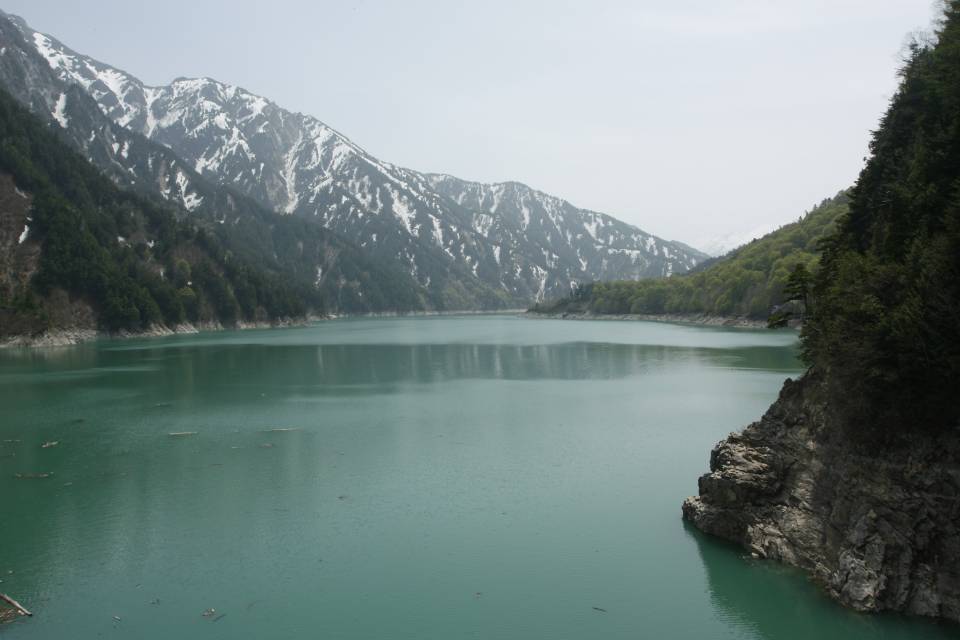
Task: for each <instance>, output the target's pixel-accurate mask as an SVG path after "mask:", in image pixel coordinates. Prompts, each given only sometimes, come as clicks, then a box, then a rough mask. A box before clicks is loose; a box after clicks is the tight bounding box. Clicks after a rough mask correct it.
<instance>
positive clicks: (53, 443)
mask: <svg viewBox="0 0 960 640" xmlns="http://www.w3.org/2000/svg"><path fill="white" fill-rule="evenodd" d="M58 444H60V441H59V440H51V441H50V442H44V443H43V444H42V445H40V448H41V449H49V448H50V447H55V446H57V445H58Z"/></svg>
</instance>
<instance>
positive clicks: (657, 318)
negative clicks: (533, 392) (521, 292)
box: [525, 311, 799, 329]
mask: <svg viewBox="0 0 960 640" xmlns="http://www.w3.org/2000/svg"><path fill="white" fill-rule="evenodd" d="M525 315H526V316H529V317H535V318H542V319H545V320H634V321H636V320H639V321H643V322H666V323H670V324H687V325H696V326H705V327H727V328H733V329H766V328H767V323H766V321H765V320H756V319H754V318H745V317H743V316H716V315H711V314H707V313H662V314H650V313H618V314H597V313H590V312H582V313H573V312H569V311H568V312H561V313H542V312H538V311H527V312H526V314H525ZM798 326H799V325H797V324H791V325H790V328H791V329H797V328H798Z"/></svg>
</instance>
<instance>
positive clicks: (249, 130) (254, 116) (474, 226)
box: [14, 18, 706, 304]
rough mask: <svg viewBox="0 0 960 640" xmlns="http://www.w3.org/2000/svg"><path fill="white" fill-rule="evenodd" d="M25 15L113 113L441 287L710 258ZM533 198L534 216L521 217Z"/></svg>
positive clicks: (637, 269)
mask: <svg viewBox="0 0 960 640" xmlns="http://www.w3.org/2000/svg"><path fill="white" fill-rule="evenodd" d="M14 23H15V24H16V25H17V27H18V29H20V31H21V32H22V33H23V34H24V36H25V38H26V39H27V41H28V43H29V44H31V45H32V46H33V47H34V48H35V49H36V50H37V52H38V53H39V54H40V55H42V56H43V57H44V59H45V60H47V62H48V64H49V65H50V66H51V69H53V70H54V71H55V72H56V73H57V74H58V75H59V76H60V77H61V79H62V80H64V81H67V82H70V83H72V84H77V85H79V86H80V87H81V88H82V89H83V90H84V91H85V92H86V93H88V94H89V95H90V96H91V97H92V98H94V100H96V101H97V103H98V105H99V106H100V109H101V110H102V111H103V112H104V114H105V115H107V116H108V117H109V118H110V119H111V120H113V121H114V122H115V123H117V124H119V125H121V126H124V127H127V128H129V129H130V130H132V131H134V132H137V133H140V134H141V135H144V136H145V137H147V138H148V139H150V140H154V141H156V142H159V143H160V144H162V145H164V146H167V147H168V148H170V149H172V150H173V151H175V152H176V153H177V154H178V155H179V156H181V157H182V158H183V159H184V160H185V162H186V163H187V164H188V165H191V166H192V168H193V169H194V170H195V171H196V172H197V173H198V174H200V175H201V176H203V177H206V178H208V179H210V180H211V181H213V182H215V183H217V184H220V185H222V186H230V187H231V188H233V189H235V190H237V191H238V192H240V193H244V194H246V195H249V196H251V197H252V198H254V199H255V200H257V201H258V202H259V203H260V204H262V205H264V206H267V207H269V208H271V209H273V210H274V211H277V212H283V213H288V214H295V215H298V216H301V217H306V218H312V219H315V220H317V221H319V222H320V223H321V224H322V225H323V226H325V227H327V228H329V229H331V230H333V231H335V232H337V233H339V234H340V235H342V236H344V237H345V238H347V239H349V240H351V241H353V242H355V243H357V244H358V245H360V246H361V247H364V248H366V249H367V250H370V251H371V252H373V253H374V254H375V255H376V256H377V257H380V258H384V259H385V258H390V259H392V260H396V261H399V262H400V263H401V264H403V265H404V268H405V269H406V270H407V272H408V273H409V274H410V276H411V277H412V278H414V279H415V280H416V281H417V282H418V283H419V284H420V286H422V287H423V288H424V289H426V290H427V291H433V293H434V295H439V294H438V293H437V292H438V291H442V290H444V289H445V288H449V287H452V286H455V285H457V284H462V283H468V282H471V281H476V283H474V284H473V285H470V286H474V287H477V288H483V289H486V290H489V291H490V292H491V295H492V294H493V292H499V293H498V294H496V295H497V296H499V297H500V298H502V299H503V302H504V303H513V304H516V303H518V302H527V301H530V300H537V299H544V298H545V297H549V296H556V295H562V294H564V293H567V292H568V291H569V290H570V286H571V283H572V282H584V281H589V280H598V279H636V278H646V277H653V276H665V275H671V274H673V273H681V272H684V271H686V270H688V269H689V268H691V267H693V266H695V265H696V264H697V263H699V262H700V261H701V260H703V259H705V258H706V255H705V254H703V253H701V252H699V251H696V250H693V249H692V248H690V247H688V246H687V245H684V244H682V243H677V242H670V241H666V240H663V239H661V238H659V237H657V236H654V235H652V234H649V233H647V232H645V231H642V230H641V229H639V228H637V227H634V226H632V225H627V224H626V223H622V222H620V221H618V220H616V219H615V218H613V217H612V216H607V215H606V214H599V213H597V212H591V211H589V210H585V209H580V208H578V207H576V206H574V205H572V204H570V203H569V202H568V201H566V200H563V199H561V198H556V197H555V196H550V195H549V194H546V193H544V192H542V191H538V190H536V189H533V188H531V187H528V186H527V185H523V184H522V183H516V182H513V181H510V182H505V183H495V184H490V185H485V188H484V190H485V191H486V192H487V193H488V194H489V193H493V192H495V191H497V190H498V189H503V185H513V184H516V185H520V186H522V187H523V189H520V190H519V191H522V192H523V194H524V195H525V197H526V200H524V197H523V196H521V197H520V198H519V199H514V200H512V201H509V202H503V203H502V209H501V208H500V206H499V203H498V204H494V206H493V207H492V208H489V207H488V208H486V209H482V208H477V207H465V206H463V204H462V202H460V203H457V202H456V201H455V198H452V197H448V196H450V195H456V193H464V192H465V191H466V190H467V187H465V186H463V185H479V184H482V183H474V182H469V181H466V180H460V179H459V178H454V177H452V176H450V177H449V178H448V180H447V181H448V182H452V181H455V182H456V184H455V185H451V184H447V185H446V187H447V190H448V191H450V190H452V191H453V192H455V193H453V194H450V193H448V194H446V195H445V194H444V193H438V191H437V189H436V188H435V186H434V185H433V184H432V183H431V182H432V179H433V178H432V176H437V175H440V174H427V173H421V172H418V171H415V170H412V169H406V168H403V167H399V166H397V165H394V164H392V163H389V162H385V161H382V160H380V159H378V158H376V157H374V156H373V155H372V154H370V153H368V152H367V151H366V150H364V149H363V148H362V147H361V146H359V145H357V144H356V143H354V142H353V141H352V140H350V139H349V138H347V137H346V136H345V135H343V134H342V133H340V132H339V131H337V130H335V129H333V128H332V127H329V126H328V125H326V124H325V123H323V122H321V121H320V120H318V119H316V118H314V117H312V116H310V115H305V114H302V113H296V112H291V111H286V110H284V109H282V108H281V107H279V106H278V105H277V104H276V103H274V102H272V101H270V100H269V99H267V98H265V97H262V96H258V95H256V94H253V93H251V92H249V91H247V90H246V89H243V88H242V87H239V86H236V85H229V84H227V83H223V82H220V81H217V80H215V79H212V78H203V77H201V78H184V77H180V78H176V79H174V80H173V81H172V82H171V83H170V84H168V85H161V86H156V87H150V86H148V85H146V84H145V83H143V82H142V81H140V80H139V79H137V78H136V77H135V76H133V75H132V74H129V73H127V72H124V71H121V70H120V69H118V68H116V67H112V66H110V65H108V64H105V63H102V62H99V61H96V60H94V59H93V58H89V57H87V56H83V55H82V54H79V53H77V52H75V51H73V50H72V49H70V48H69V47H67V46H66V45H64V44H63V43H61V42H60V41H59V40H57V39H55V38H52V37H51V36H48V35H46V34H43V33H41V32H38V31H34V30H33V29H31V28H30V27H29V25H27V24H26V22H25V21H23V20H22V19H16V18H14ZM54 111H55V109H51V112H54ZM52 115H56V114H55V113H52ZM183 191H184V189H181V190H180V192H179V193H178V192H177V191H176V190H172V193H174V194H175V195H179V196H180V198H181V200H183V204H184V205H185V206H188V208H189V206H190V205H191V203H193V204H194V206H199V205H198V204H196V200H192V201H191V200H188V199H187V198H188V194H186V193H183ZM554 199H555V200H554ZM558 203H559V204H558ZM524 208H526V209H527V210H528V211H529V216H530V217H528V218H527V219H526V220H527V222H526V224H520V225H514V224H510V223H509V222H508V218H510V219H513V220H514V221H517V213H518V212H521V211H523V210H524ZM550 211H552V212H553V215H551V214H550ZM600 216H603V217H600ZM597 224H599V225H600V227H601V228H604V229H606V230H605V231H603V232H602V233H601V234H600V235H599V236H598V235H597V234H596V233H593V234H591V233H590V230H591V229H596V225H597ZM491 229H492V230H493V232H494V233H493V235H492V236H491V235H490V234H489V233H488V232H489V231H490V230H491Z"/></svg>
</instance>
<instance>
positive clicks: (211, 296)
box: [0, 91, 306, 331]
mask: <svg viewBox="0 0 960 640" xmlns="http://www.w3.org/2000/svg"><path fill="white" fill-rule="evenodd" d="M0 171H3V172H5V173H8V174H11V175H12V176H13V178H14V181H15V182H16V184H17V186H18V187H19V188H21V189H23V190H24V191H27V192H29V193H30V194H31V195H32V197H33V202H32V209H31V217H32V222H31V236H33V237H36V238H37V239H39V240H40V242H41V243H42V252H41V256H40V264H39V270H38V273H37V274H36V276H35V277H34V279H33V281H32V282H31V283H30V290H29V291H28V292H25V293H21V294H20V297H19V298H17V299H14V300H11V301H6V302H4V301H0V311H2V315H3V318H4V320H5V322H4V326H5V327H14V326H15V327H22V326H23V325H24V322H20V320H23V319H24V318H28V317H29V318H33V319H35V320H42V318H43V317H44V314H43V313H42V312H41V311H42V310H41V307H42V304H41V303H39V302H37V297H39V298H44V297H49V296H50V294H51V293H52V292H53V291H54V290H64V291H66V292H68V293H69V294H70V295H71V296H72V297H74V298H78V299H83V300H86V301H87V302H88V303H89V304H90V305H91V306H92V307H93V308H94V310H95V311H96V312H97V317H98V321H99V323H100V325H101V327H102V328H103V329H106V330H109V331H120V330H140V329H145V328H147V327H149V326H151V325H154V324H160V323H163V324H167V325H170V326H173V325H176V324H178V323H180V322H183V321H184V319H186V318H189V319H191V320H195V321H198V320H200V321H204V320H210V321H212V320H216V321H219V322H222V323H224V324H233V323H235V322H236V321H237V320H239V319H241V318H243V319H250V320H253V319H273V318H280V317H287V316H299V315H303V314H304V313H305V311H306V307H305V306H304V303H303V302H302V299H301V298H302V296H301V294H300V293H298V292H297V291H295V290H293V289H291V287H289V286H287V285H286V284H284V283H283V282H281V281H280V280H279V279H278V278H277V277H276V276H273V275H270V274H268V273H266V272H264V271H263V270H262V269H259V268H255V267H252V266H250V265H248V264H247V263H246V261H244V260H239V259H236V258H234V257H232V256H231V252H230V251H229V250H227V249H226V248H225V246H224V243H223V241H222V240H220V239H219V238H217V237H215V236H212V235H210V234H208V233H206V232H204V231H203V230H202V229H200V228H198V227H197V226H196V224H197V223H196V222H191V221H184V220H178V219H177V218H176V216H175V210H173V209H170V208H168V207H166V206H165V205H163V204H160V203H157V202H154V201H152V200H150V199H148V198H145V197H142V196H139V195H135V194H132V193H129V192H126V191H123V190H120V189H118V188H117V187H116V186H115V185H114V184H113V183H112V182H110V181H109V180H108V179H106V178H105V177H103V176H102V175H100V174H99V173H98V172H97V170H96V169H94V168H93V167H92V166H91V165H90V164H89V163H88V162H87V161H86V160H85V159H84V158H82V157H81V156H80V155H78V154H77V153H75V152H73V151H72V150H71V149H69V148H68V147H67V146H66V145H65V144H64V142H63V141H62V140H61V139H60V138H59V137H58V136H57V135H56V134H55V133H54V132H52V131H50V129H49V128H48V126H47V125H45V124H44V123H43V122H41V121H40V120H38V119H37V118H35V117H34V116H32V115H31V114H30V113H29V112H27V111H26V110H25V109H23V108H22V107H21V106H19V105H18V104H17V103H16V102H15V101H14V100H13V98H11V97H10V96H9V95H8V94H6V93H5V92H2V91H0ZM165 272H168V273H169V274H170V277H164V275H163V274H164V273H165ZM191 278H193V279H194V280H195V282H193V284H192V285H189V286H188V282H189V281H190V280H191Z"/></svg>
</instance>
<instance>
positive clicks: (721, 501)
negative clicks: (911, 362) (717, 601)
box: [683, 374, 960, 621]
mask: <svg viewBox="0 0 960 640" xmlns="http://www.w3.org/2000/svg"><path fill="white" fill-rule="evenodd" d="M699 489H700V492H699V495H698V496H693V497H690V498H687V499H686V501H684V503H683V516H684V518H685V519H687V520H689V521H690V522H692V523H693V524H694V525H696V526H697V527H698V528H700V529H701V530H703V531H705V532H706V533H710V534H713V535H717V536H720V537H722V538H726V539H728V540H731V541H733V542H736V543H738V544H740V545H742V546H743V547H744V548H745V549H746V550H748V551H749V552H751V553H753V554H756V555H757V556H759V557H762V558H770V559H773V560H779V561H781V562H785V563H787V564H791V565H794V566H797V567H800V568H802V569H805V570H806V571H807V572H809V573H810V575H811V576H812V577H813V578H814V579H815V580H816V581H817V582H819V583H820V584H822V585H823V587H824V588H825V589H826V590H827V592H828V593H829V594H830V595H831V596H833V597H834V598H836V599H837V600H839V601H840V602H842V603H843V604H845V605H847V606H850V607H852V608H854V609H857V610H861V611H884V610H892V611H901V612H906V613H911V614H916V615H924V616H935V617H943V618H947V619H950V620H957V621H960V434H958V432H957V430H956V429H955V430H954V431H953V432H951V433H948V434H944V435H938V436H933V435H923V434H915V433H914V434H912V435H911V436H910V438H909V441H908V442H900V443H898V444H896V445H889V446H886V447H883V448H882V449H881V448H880V447H877V446H876V445H873V446H871V445H867V444H864V443H862V442H858V441H857V439H856V438H853V437H850V436H848V435H845V434H844V433H843V432H842V431H841V430H840V429H839V428H837V427H836V426H835V425H831V424H830V419H829V413H828V412H827V411H825V403H824V400H823V397H822V391H821V386H820V382H819V381H818V379H817V377H816V376H815V375H811V374H808V375H807V376H805V377H804V378H803V379H801V380H800V381H791V380H788V381H787V382H786V383H785V384H784V387H783V390H782V391H781V393H780V398H779V399H778V400H777V402H776V403H774V404H773V406H771V407H770V409H769V410H768V411H767V413H766V415H764V416H763V418H762V419H761V420H760V421H759V422H755V423H753V424H751V425H750V426H749V427H747V428H746V429H744V430H743V431H742V432H739V433H734V434H731V435H730V436H729V437H728V438H727V439H726V440H723V441H722V442H720V443H719V444H718V445H717V446H716V447H715V448H714V450H713V452H712V453H711V456H710V473H707V474H705V475H703V476H702V477H701V478H700V481H699Z"/></svg>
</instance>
